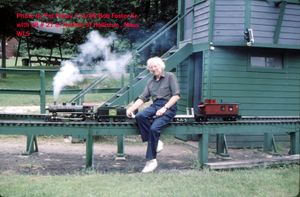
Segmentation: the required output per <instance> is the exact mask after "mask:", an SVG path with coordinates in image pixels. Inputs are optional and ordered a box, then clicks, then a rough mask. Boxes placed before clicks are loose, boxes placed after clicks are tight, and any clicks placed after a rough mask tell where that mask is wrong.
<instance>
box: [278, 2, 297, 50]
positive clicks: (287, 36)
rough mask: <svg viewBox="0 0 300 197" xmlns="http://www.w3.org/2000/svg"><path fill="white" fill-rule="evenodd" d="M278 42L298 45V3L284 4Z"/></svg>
mask: <svg viewBox="0 0 300 197" xmlns="http://www.w3.org/2000/svg"><path fill="white" fill-rule="evenodd" d="M278 42H279V44H284V45H300V5H297V4H287V5H286V8H285V14H284V17H283V21H282V25H281V32H280V34H279V41H278Z"/></svg>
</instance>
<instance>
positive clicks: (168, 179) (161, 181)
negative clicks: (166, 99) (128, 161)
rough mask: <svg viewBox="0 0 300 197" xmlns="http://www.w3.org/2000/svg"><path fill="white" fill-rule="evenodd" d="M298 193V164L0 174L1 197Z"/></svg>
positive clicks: (272, 195)
mask: <svg viewBox="0 0 300 197" xmlns="http://www.w3.org/2000/svg"><path fill="white" fill-rule="evenodd" d="M298 192H299V166H298V165H292V166H285V167H279V168H270V169H264V168H257V169H252V170H234V171H209V170H207V169H204V170H200V171H199V170H188V171H170V172H167V171H166V172H159V173H150V174H141V173H132V174H126V173H125V174H121V173H105V174H97V173H95V172H82V173H79V174H78V175H66V176H39V175H10V176H7V175H3V174H2V175H0V194H1V195H2V196H3V197H6V196H14V197H18V196H20V197H21V196H22V197H27V196H28V197H34V196H38V197H39V196H44V197H47V196H56V197H59V196H72V197H76V196H78V197H79V196H80V197H81V196H114V197H115V196H124V197H125V196H126V197H127V196H131V197H134V196H145V197H146V196H155V197H158V196H162V197H166V196H172V197H175V196H178V197H183V196H187V197H190V196H205V197H206V196H209V197H211V196H216V197H221V196H224V197H225V196H228V197H235V196H236V197H243V196H245V197H252V196H257V197H259V196H261V197H268V196H270V197H277V196H278V197H293V196H296V195H297V194H298Z"/></svg>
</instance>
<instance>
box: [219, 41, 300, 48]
mask: <svg viewBox="0 0 300 197" xmlns="http://www.w3.org/2000/svg"><path fill="white" fill-rule="evenodd" d="M214 46H216V47H217V46H228V47H233V46H244V47H247V46H246V44H245V43H241V42H214ZM255 47H258V48H278V49H300V46H299V45H285V44H259V43H257V42H256V43H254V44H253V45H252V46H251V48H255Z"/></svg>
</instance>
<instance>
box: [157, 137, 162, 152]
mask: <svg viewBox="0 0 300 197" xmlns="http://www.w3.org/2000/svg"><path fill="white" fill-rule="evenodd" d="M163 149H164V143H163V142H162V141H160V140H158V143H157V148H156V152H157V153H159V152H160V151H162V150H163Z"/></svg>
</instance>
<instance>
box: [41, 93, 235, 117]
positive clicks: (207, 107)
mask: <svg viewBox="0 0 300 197" xmlns="http://www.w3.org/2000/svg"><path fill="white" fill-rule="evenodd" d="M238 109H239V107H238V104H237V103H217V102H216V100H214V99H207V100H205V101H204V102H203V103H200V104H199V105H198V110H199V112H198V113H194V110H193V109H191V110H189V111H188V112H187V114H185V115H176V116H175V117H174V120H173V121H175V122H185V121H191V120H192V121H197V122H200V121H208V120H211V119H218V120H220V119H221V120H224V121H235V120H237V119H238V118H240V115H239V111H238ZM47 110H48V111H49V114H50V116H49V119H48V121H98V122H126V121H131V120H130V119H129V118H127V116H126V108H125V107H106V106H101V107H98V108H97V109H96V110H95V109H94V106H92V105H76V104H75V103H71V104H67V103H63V104H59V105H56V104H54V105H50V106H48V108H47Z"/></svg>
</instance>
